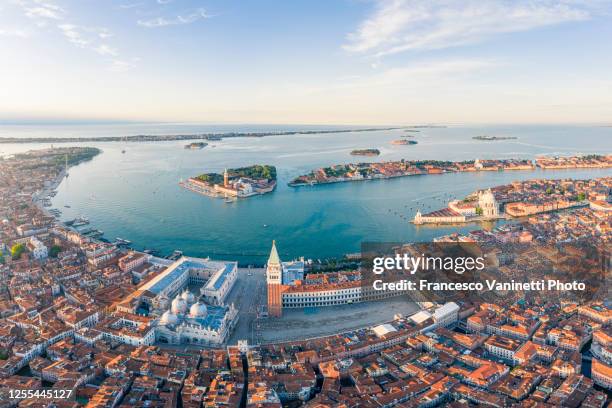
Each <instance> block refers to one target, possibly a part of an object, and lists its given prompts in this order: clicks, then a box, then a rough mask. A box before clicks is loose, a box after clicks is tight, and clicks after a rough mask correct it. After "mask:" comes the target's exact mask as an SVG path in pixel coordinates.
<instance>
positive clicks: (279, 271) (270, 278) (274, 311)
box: [266, 241, 283, 317]
mask: <svg viewBox="0 0 612 408" xmlns="http://www.w3.org/2000/svg"><path fill="white" fill-rule="evenodd" d="M266 283H267V284H268V315H269V316H271V317H281V315H282V314H283V297H282V290H283V267H282V265H281V261H280V258H279V257H278V251H277V250H276V241H272V249H271V250H270V257H269V258H268V264H267V265H266Z"/></svg>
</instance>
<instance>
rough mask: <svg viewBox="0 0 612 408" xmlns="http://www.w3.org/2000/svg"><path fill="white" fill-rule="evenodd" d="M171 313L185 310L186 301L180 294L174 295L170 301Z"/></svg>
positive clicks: (181, 312) (180, 312) (179, 312)
mask: <svg viewBox="0 0 612 408" xmlns="http://www.w3.org/2000/svg"><path fill="white" fill-rule="evenodd" d="M170 310H172V313H174V314H177V315H178V314H183V313H185V312H186V311H187V302H185V301H184V300H183V299H182V298H181V297H180V296H178V295H177V296H176V297H175V298H174V300H173V301H172V306H171V308H170Z"/></svg>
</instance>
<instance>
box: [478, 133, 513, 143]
mask: <svg viewBox="0 0 612 408" xmlns="http://www.w3.org/2000/svg"><path fill="white" fill-rule="evenodd" d="M472 139H474V140H484V141H487V142H491V141H496V140H516V139H518V137H515V136H487V135H483V136H474V137H472Z"/></svg>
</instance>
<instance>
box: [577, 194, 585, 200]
mask: <svg viewBox="0 0 612 408" xmlns="http://www.w3.org/2000/svg"><path fill="white" fill-rule="evenodd" d="M576 199H577V200H578V201H584V200H586V194H585V193H578V196H577V197H576Z"/></svg>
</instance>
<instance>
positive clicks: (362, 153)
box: [351, 149, 380, 156]
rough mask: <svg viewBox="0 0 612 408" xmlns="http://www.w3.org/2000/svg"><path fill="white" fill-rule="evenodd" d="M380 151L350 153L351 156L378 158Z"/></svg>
mask: <svg viewBox="0 0 612 408" xmlns="http://www.w3.org/2000/svg"><path fill="white" fill-rule="evenodd" d="M378 155H380V150H378V149H355V150H353V151H351V156H378Z"/></svg>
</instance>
